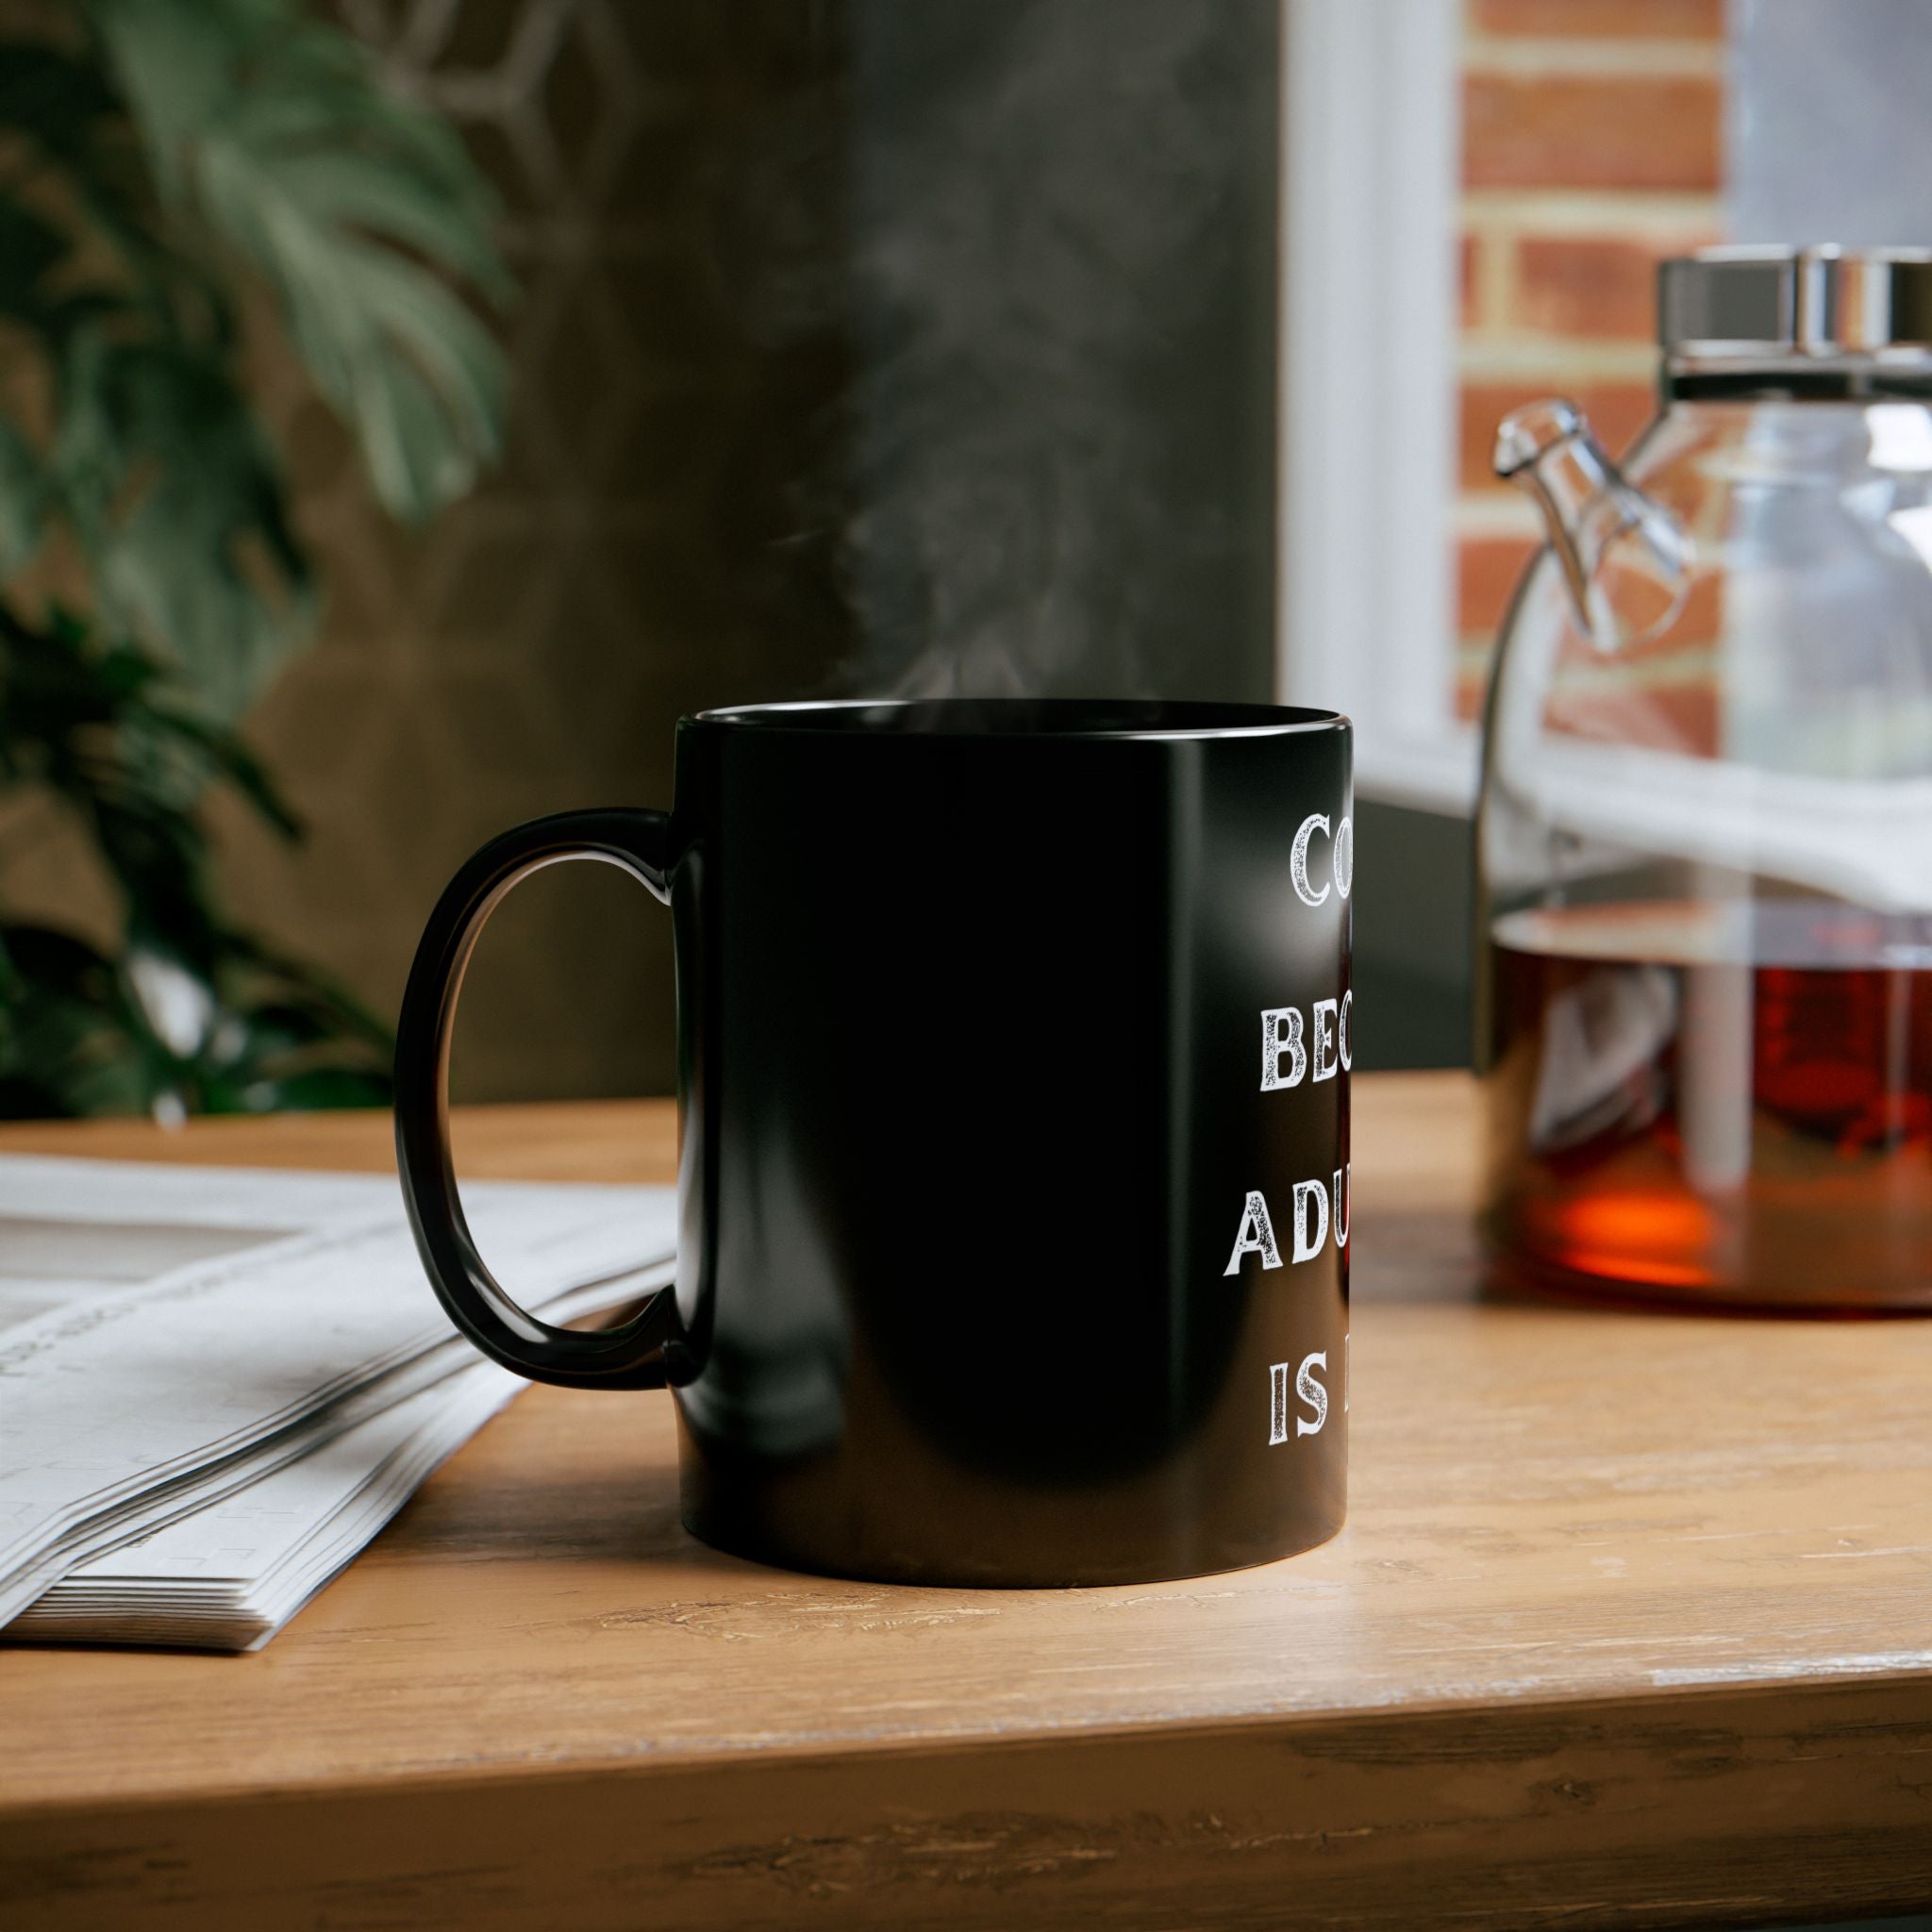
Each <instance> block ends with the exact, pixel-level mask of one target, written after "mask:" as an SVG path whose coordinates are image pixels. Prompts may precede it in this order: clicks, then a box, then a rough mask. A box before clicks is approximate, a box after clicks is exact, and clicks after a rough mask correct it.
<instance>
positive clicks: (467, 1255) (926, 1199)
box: [396, 700, 1355, 1585]
mask: <svg viewBox="0 0 1932 1932" xmlns="http://www.w3.org/2000/svg"><path fill="white" fill-rule="evenodd" d="M1351 811H1352V808H1351V804H1350V732H1349V725H1348V723H1347V721H1346V720H1345V719H1343V718H1339V717H1336V716H1334V715H1332V714H1330V713H1327V712H1319V711H1304V710H1288V709H1281V708H1274V707H1270V706H1258V705H1256V706H1236V705H1229V706H1223V705H1197V704H1158V703H1147V704H1138V703H1136V704H1128V703H1121V704H1113V703H1086V702H1041V703H1030V702H1023V701H1010V702H1008V701H999V702H985V703H981V702H974V701H968V700H959V701H946V702H938V703H913V704H874V703H863V702H860V703H850V704H818V705H774V706H768V707H754V708H744V709H738V710H724V711H710V712H707V713H705V714H704V715H703V716H701V717H696V718H687V719H685V720H684V722H683V723H682V724H679V726H678V729H677V776H676V802H675V807H674V808H673V809H672V811H671V812H670V814H669V815H668V816H667V815H665V814H664V813H661V812H655V811H642V810H630V809H621V810H610V811H585V812H572V813H569V814H566V815H564V816H562V817H559V818H552V819H544V820H541V821H539V822H538V823H536V824H529V825H525V826H523V827H521V828H520V829H519V830H516V831H513V832H509V833H507V834H505V835H504V836H503V837H502V838H500V839H498V840H497V841H495V842H494V843H492V844H491V845H488V846H486V847H485V848H484V849H483V850H482V851H481V852H479V853H478V854H477V855H476V857H475V858H474V859H472V860H471V861H470V863H469V864H468V865H466V866H465V867H464V868H463V870H462V871H461V872H460V873H459V874H458V875H457V877H456V879H455V880H454V881H453V882H452V883H451V885H450V887H449V889H448V891H446V892H445V893H444V894H443V897H442V899H441V903H440V904H439V905H438V907H437V908H436V910H435V912H434V914H433V915H432V916H431V918H430V921H429V926H428V930H427V931H426V933H425V935H424V939H423V944H422V949H421V951H420V952H419V953H418V955H417V958H416V964H415V968H414V971H413V972H412V974H411V975H410V978H409V986H408V992H407V994H406V995H405V998H404V1003H403V1014H402V1023H401V1027H400V1032H399V1041H398V1052H397V1083H398V1085H397V1102H396V1138H397V1146H398V1151H399V1155H400V1158H401V1164H402V1174H403V1184H404V1189H405V1191H406V1193H407V1195H408V1205H409V1211H410V1217H411V1220H412V1222H413V1224H414V1226H415V1230H416V1236H417V1241H418V1244H419V1246H420V1247H421V1250H422V1254H423V1259H424V1263H425V1267H426V1268H427V1270H428V1273H429V1277H430V1279H431V1281H432V1282H433V1283H434V1284H435V1287H436V1291H437V1293H438V1294H439V1295H440V1296H441V1301H442V1304H443V1307H445V1308H447V1309H448V1311H449V1313H450V1315H451V1317H452V1319H453V1320H454V1321H455V1322H456V1324H457V1325H458V1327H459V1328H461V1329H462V1330H463V1331H464V1333H465V1334H467V1335H468V1336H469V1337H470V1339H471V1340H472V1341H474V1342H475V1344H476V1345H477V1347H479V1348H480V1349H482V1351H483V1352H484V1353H485V1354H486V1355H488V1356H491V1357H493V1358H494V1359H495V1360H497V1361H499V1362H502V1363H503V1364H505V1365H506V1366H507V1367H508V1368H512V1369H516V1370H519V1371H521V1372H522V1373H523V1374H525V1375H529V1376H532V1377H534V1378H536V1379H538V1380H540V1381H545V1382H560V1383H565V1384H569V1385H572V1386H581V1387H584V1388H587V1389H599V1388H601V1389H642V1388H656V1387H659V1386H662V1385H664V1384H667V1383H668V1384H669V1385H670V1387H671V1390H672V1391H673V1394H674V1396H675V1402H676V1409H677V1417H678V1424H679V1446H680V1460H681V1467H682V1492H683V1510H684V1521H685V1523H686V1524H687V1525H688V1527H689V1528H690V1529H691V1530H692V1531H693V1532H694V1533H695V1534H696V1535H698V1536H699V1537H702V1538H703V1539H704V1540H705V1541H707V1542H709V1543H713V1544H715V1545H717V1546H718V1547H719V1548H721V1549H724V1550H731V1551H735V1552H738V1553H739V1554H741V1555H743V1556H747V1557H758V1558H762V1559H763V1560H765V1561H767V1562H772V1563H780V1564H787V1565H791V1566H792V1567H795V1568H798V1569H803V1570H814V1571H823V1572H828V1573H831V1574H838V1575H843V1576H852V1577H860V1578H868V1579H881V1580H886V1581H898V1582H916V1583H941V1584H949V1585H957V1584H1032V1585H1053V1584H1085V1583H1120V1582H1133V1581H1151V1580H1154V1579H1158V1578H1160V1577H1168V1576H1181V1575H1191V1574H1204V1573H1207V1572H1210V1571H1216V1570H1227V1569H1234V1568H1238V1567H1240V1566H1241V1565H1244V1564H1250V1563H1259V1562H1265V1561H1267V1560H1269V1559H1270V1558H1272V1557H1283V1556H1287V1555H1290V1554H1291V1553H1292V1552H1294V1551H1297V1550H1304V1549H1307V1548H1308V1547H1309V1546H1310V1545H1312V1544H1314V1543H1319V1542H1321V1541H1324V1539H1326V1538H1327V1537H1329V1536H1331V1535H1333V1534H1334V1532H1335V1531H1336V1530H1337V1529H1338V1528H1339V1527H1340V1526H1341V1520H1342V1514H1343V1508H1344V1501H1345V1470H1346V1459H1347V1457H1346V1444H1347V1407H1348V1400H1347V1391H1348V1354H1347V1350H1348V1334H1347V1329H1348V1253H1347V1248H1348V1233H1349V1158H1348V1126H1349V1101H1348V1084H1349V1062H1350V1058H1351V1042H1350V1026H1351V1019H1352V1002H1351V999H1350V993H1349V930H1350V910H1349V891H1350V887H1351V885H1352V884H1353V879H1354V867H1355V841H1354V829H1353V820H1352V817H1351ZM561 858H601V859H606V860H609V861H611V862H614V863H615V864H617V865H620V866H622V867H624V868H625V870H626V871H628V872H629V873H631V874H633V875H634V876H635V877H637V878H638V879H640V880H641V882H642V883H643V884H644V885H645V886H647V887H648V888H649V889H650V890H651V891H653V892H654V893H655V894H657V896H658V898H660V899H663V900H665V901H667V902H668V903H669V905H670V907H671V911H672V918H673V921H674V924H675V945H676V959H677V1026H678V1084H679V1089H680V1092H679V1100H680V1108H681V1122H682V1154H681V1159H680V1170H679V1190H680V1204H679V1205H680V1237H679V1251H678V1260H677V1279H676V1285H675V1289H666V1290H663V1291H660V1292H659V1293H658V1296H657V1297H656V1298H655V1299H654V1300H652V1301H651V1302H650V1303H648V1304H647V1305H646V1306H645V1307H643V1308H642V1310H641V1312H640V1313H639V1314H638V1315H637V1316H636V1317H635V1318H634V1319H633V1320H632V1321H631V1322H629V1323H628V1324H627V1325H625V1326H624V1327H621V1328H617V1329H615V1330H612V1331H608V1332H605V1333H595V1334H592V1333H581V1332H576V1331H572V1330H565V1329H558V1328H553V1327H551V1326H549V1325H547V1324H544V1323H542V1322H540V1321H538V1320H536V1319H535V1318H534V1317H533V1316H530V1315H528V1314H526V1313H525V1312H524V1310H522V1309H521V1308H519V1307H517V1306H516V1305H515V1304H514V1303H513V1302H512V1301H511V1300H510V1299H509V1298H508V1295H507V1294H506V1293H505V1292H504V1291H503V1290H502V1289H501V1288H500V1287H499V1286H498V1285H497V1284H496V1283H495V1282H494V1281H493V1280H492V1279H491V1275H490V1273H489V1271H488V1269H487V1268H486V1266H485V1265H484V1262H483V1259H482V1258H481V1257H479V1256H478V1254H477V1252H476V1249H475V1244H474V1243H473V1241H471V1238H470V1234H469V1231H468V1229H467V1228H466V1226H465V1224H464V1222H463V1215H462V1209H461V1207H460V1206H459V1204H458V1199H457V1192H456V1187H455V1183H454V1181H453V1179H452V1175H451V1168H450V1154H449V1140H448V1133H447V1124H446V1117H445V1116H446V1108H445V1095H444V1085H445V1068H446V1064H447V1056H448V1045H449V1032H450V1023H451V1017H452V1010H453V1008H454V1004H455V1000H456V992H457V986H458V980H459V979H460V977H461V974H462V969H463V963H464V960H465V958H466V957H467V956H468V954H469V951H470V947H471V944H472V942H473V941H474V940H475V936H476V932H477V929H478V927H479V926H480V925H481V924H482V922H483V920H484V918H485V917H486V915H487V914H488V912H489V910H490V908H491V906H493V905H494V904H495V903H496V901H497V900H498V899H499V898H500V897H501V896H502V894H503V893H504V892H505V891H507V890H508V888H509V887H510V886H511V885H512V884H514V883H515V882H516V881H517V880H518V879H520V878H522V877H523V876H524V875H525V874H527V873H529V872H532V871H534V870H535V869H536V868H538V867H539V866H542V865H547V864H550V863H552V862H553V861H555V860H558V859H561ZM568 992H569V989H568V987H567V986H564V987H559V988H558V994H559V996H560V997H568Z"/></svg>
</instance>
